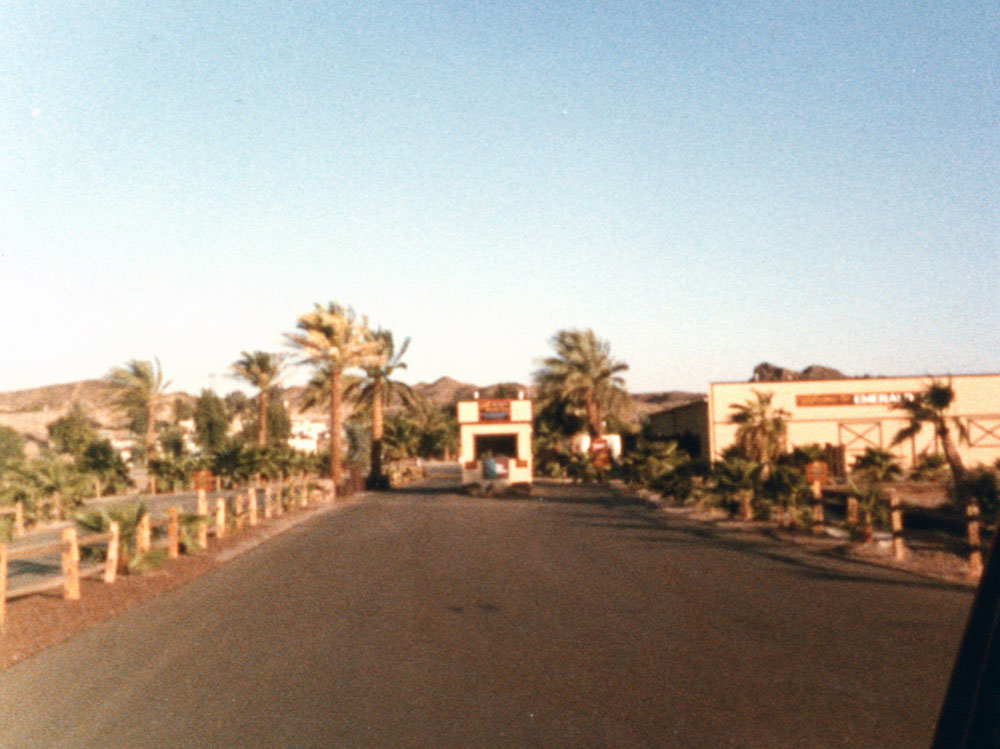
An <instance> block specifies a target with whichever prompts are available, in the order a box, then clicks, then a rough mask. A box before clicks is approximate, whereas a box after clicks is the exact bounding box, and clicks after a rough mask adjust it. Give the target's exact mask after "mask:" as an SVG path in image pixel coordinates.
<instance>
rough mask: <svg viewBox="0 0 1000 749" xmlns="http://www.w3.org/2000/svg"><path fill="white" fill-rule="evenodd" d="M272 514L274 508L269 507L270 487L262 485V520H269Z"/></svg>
mask: <svg viewBox="0 0 1000 749" xmlns="http://www.w3.org/2000/svg"><path fill="white" fill-rule="evenodd" d="M273 514H274V508H273V507H271V485H270V484H264V519H265V520H270V519H271V516H272V515H273Z"/></svg>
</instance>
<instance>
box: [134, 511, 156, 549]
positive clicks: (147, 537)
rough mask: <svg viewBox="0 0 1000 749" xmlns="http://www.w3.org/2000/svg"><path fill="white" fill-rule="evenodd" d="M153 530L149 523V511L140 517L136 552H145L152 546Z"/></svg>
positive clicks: (136, 532) (136, 536)
mask: <svg viewBox="0 0 1000 749" xmlns="http://www.w3.org/2000/svg"><path fill="white" fill-rule="evenodd" d="M152 537H153V531H152V528H151V527H150V525H149V513H148V512H147V513H146V514H145V515H143V516H142V517H141V518H140V519H139V525H137V526H136V528H135V553H136V555H139V554H145V553H146V552H147V551H149V548H150V546H152Z"/></svg>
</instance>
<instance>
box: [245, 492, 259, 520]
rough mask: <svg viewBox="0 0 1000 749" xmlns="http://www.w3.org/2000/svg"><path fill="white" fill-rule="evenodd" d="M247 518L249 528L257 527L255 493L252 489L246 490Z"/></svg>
mask: <svg viewBox="0 0 1000 749" xmlns="http://www.w3.org/2000/svg"><path fill="white" fill-rule="evenodd" d="M247 516H248V519H249V521H250V527H251V528H256V527H257V492H255V491H254V490H253V489H247Z"/></svg>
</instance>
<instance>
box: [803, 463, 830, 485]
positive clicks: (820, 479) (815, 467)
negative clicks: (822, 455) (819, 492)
mask: <svg viewBox="0 0 1000 749" xmlns="http://www.w3.org/2000/svg"><path fill="white" fill-rule="evenodd" d="M829 480H830V466H828V465H827V464H826V463H824V462H823V461H822V460H814V461H812V462H811V463H806V481H808V482H809V483H810V484H825V483H826V482H827V481H829Z"/></svg>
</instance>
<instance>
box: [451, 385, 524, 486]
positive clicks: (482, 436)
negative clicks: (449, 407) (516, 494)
mask: <svg viewBox="0 0 1000 749" xmlns="http://www.w3.org/2000/svg"><path fill="white" fill-rule="evenodd" d="M531 419H532V411H531V401H530V400H526V399H524V398H518V399H516V400H511V399H507V398H483V399H479V398H477V399H476V400H471V401H460V402H459V404H458V429H459V461H460V462H461V464H462V483H463V484H483V483H496V484H499V485H508V484H520V483H530V482H531V477H532V455H531Z"/></svg>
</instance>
